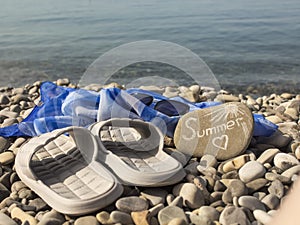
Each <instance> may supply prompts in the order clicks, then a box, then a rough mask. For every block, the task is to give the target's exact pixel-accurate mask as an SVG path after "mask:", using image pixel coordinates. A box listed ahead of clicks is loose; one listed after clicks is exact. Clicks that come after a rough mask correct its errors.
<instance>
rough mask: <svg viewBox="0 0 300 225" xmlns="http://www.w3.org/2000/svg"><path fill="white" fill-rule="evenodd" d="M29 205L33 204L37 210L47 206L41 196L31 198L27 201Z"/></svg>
mask: <svg viewBox="0 0 300 225" xmlns="http://www.w3.org/2000/svg"><path fill="white" fill-rule="evenodd" d="M28 205H29V206H34V207H35V208H36V210H37V211H42V210H45V209H47V208H48V205H47V203H46V202H44V200H43V199H41V198H35V199H33V200H30V201H29V204H28Z"/></svg>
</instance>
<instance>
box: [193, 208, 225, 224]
mask: <svg viewBox="0 0 300 225" xmlns="http://www.w3.org/2000/svg"><path fill="white" fill-rule="evenodd" d="M194 212H195V213H196V214H197V215H198V216H200V217H206V218H208V219H210V220H211V221H217V220H219V217H220V212H218V211H217V210H216V209H215V208H213V207H211V206H201V207H200V208H199V209H197V210H195V211H193V213H194Z"/></svg>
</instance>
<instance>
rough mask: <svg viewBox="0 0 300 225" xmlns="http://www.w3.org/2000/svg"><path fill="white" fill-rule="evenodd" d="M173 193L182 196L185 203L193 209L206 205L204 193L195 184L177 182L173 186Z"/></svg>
mask: <svg viewBox="0 0 300 225" xmlns="http://www.w3.org/2000/svg"><path fill="white" fill-rule="evenodd" d="M173 194H174V195H175V196H181V197H182V198H183V205H184V206H186V207H189V208H191V209H196V208H199V207H201V206H202V205H204V195H203V193H202V192H201V190H200V189H199V188H198V187H197V186H196V185H195V184H191V183H181V184H177V185H176V186H174V188H173Z"/></svg>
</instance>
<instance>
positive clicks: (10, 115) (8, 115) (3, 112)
mask: <svg viewBox="0 0 300 225" xmlns="http://www.w3.org/2000/svg"><path fill="white" fill-rule="evenodd" d="M18 115H19V114H18V113H16V112H11V111H8V110H1V111H0V117H1V116H4V117H5V118H17V117H18Z"/></svg>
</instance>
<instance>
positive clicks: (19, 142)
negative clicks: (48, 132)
mask: <svg viewBox="0 0 300 225" xmlns="http://www.w3.org/2000/svg"><path fill="white" fill-rule="evenodd" d="M25 141H26V139H25V138H23V137H19V138H17V139H16V140H15V141H14V143H13V144H12V145H11V146H10V147H9V149H10V150H13V149H14V148H18V147H20V146H21V145H22V144H23V143H24V142H25Z"/></svg>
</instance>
